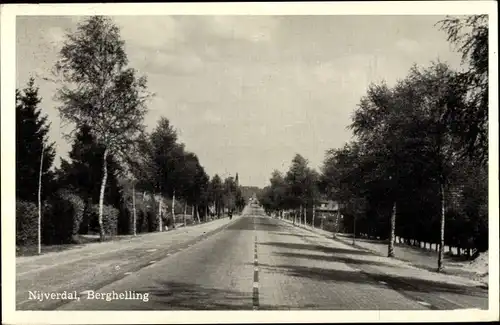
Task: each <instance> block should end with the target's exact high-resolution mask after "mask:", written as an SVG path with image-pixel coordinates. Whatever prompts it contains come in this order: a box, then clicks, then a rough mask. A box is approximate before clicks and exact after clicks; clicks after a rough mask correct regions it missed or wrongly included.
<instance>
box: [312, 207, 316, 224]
mask: <svg viewBox="0 0 500 325" xmlns="http://www.w3.org/2000/svg"><path fill="white" fill-rule="evenodd" d="M314 221H316V206H315V205H314V204H313V215H312V227H313V228H314Z"/></svg>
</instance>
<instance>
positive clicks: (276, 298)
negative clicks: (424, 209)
mask: <svg viewBox="0 0 500 325" xmlns="http://www.w3.org/2000/svg"><path fill="white" fill-rule="evenodd" d="M217 222H218V223H217ZM198 227H202V226H198ZM204 227H206V228H203V229H204V230H203V229H202V230H195V227H193V228H192V230H190V232H186V233H182V232H181V231H180V230H179V233H177V234H174V235H173V234H171V233H160V234H154V236H149V237H148V236H145V237H144V238H142V239H136V240H135V241H133V242H130V243H126V244H123V243H122V244H120V245H116V247H114V249H117V250H116V251H110V250H111V249H108V252H107V253H102V254H101V255H95V254H96V252H97V251H93V253H88V254H89V255H85V254H83V253H82V254H80V255H81V256H80V260H76V261H71V258H70V257H67V258H66V259H68V261H69V262H68V263H64V262H62V261H60V260H57V257H56V256H57V255H54V256H55V257H53V259H54V262H53V265H43V266H40V267H35V268H33V267H32V268H28V264H30V263H28V262H23V265H24V266H23V267H24V268H23V269H22V270H21V272H20V271H19V266H18V275H17V283H16V284H17V292H16V300H17V304H16V305H17V309H18V310H54V309H57V310H252V309H253V310H287V309H292V310H298V309H301V310H318V309H320V310H438V309H447V310H449V309H461V308H480V309H488V293H487V290H484V289H481V288H478V287H476V286H475V283H474V282H473V281H469V280H465V279H459V278H456V277H451V276H447V275H439V274H435V273H432V272H429V271H425V270H420V269H416V268H413V267H410V266H408V265H406V264H404V263H403V262H400V261H395V260H392V259H388V258H383V257H380V256H375V255H373V254H370V253H368V252H364V251H360V250H357V249H355V248H352V247H350V246H348V245H345V244H342V243H340V242H336V241H334V240H330V239H327V238H324V237H321V236H318V235H316V234H313V233H311V232H308V231H307V230H304V229H300V228H297V227H294V226H293V225H291V224H289V223H287V222H285V221H282V220H278V219H273V218H270V217H267V216H264V215H263V214H262V211H260V210H255V209H254V210H249V209H247V211H246V213H244V214H243V216H241V217H235V218H233V220H231V221H229V220H227V219H224V220H217V221H214V223H212V225H210V223H208V224H207V225H204ZM200 229H201V228H200ZM200 235H202V236H201V237H199V236H200ZM172 238H174V239H172ZM119 246H125V248H122V249H119ZM101 250H102V249H101ZM92 254H94V255H92ZM68 256H69V255H68ZM73 258H74V257H73ZM56 260H57V261H56ZM30 290H31V292H32V293H33V291H39V292H38V293H39V294H41V293H47V292H59V293H61V292H63V291H67V293H70V292H74V293H75V294H76V295H75V296H77V297H78V298H76V297H74V298H76V299H75V300H69V299H61V298H60V297H59V299H48V300H47V299H43V301H40V299H39V300H33V299H31V300H30V299H29V291H30ZM120 295H121V296H120ZM66 298H67V297H66ZM107 298H109V299H107Z"/></svg>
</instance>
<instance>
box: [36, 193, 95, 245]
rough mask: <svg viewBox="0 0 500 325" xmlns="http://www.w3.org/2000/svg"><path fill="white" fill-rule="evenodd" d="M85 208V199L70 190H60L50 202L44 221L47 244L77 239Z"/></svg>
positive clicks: (44, 234) (43, 226)
mask: <svg viewBox="0 0 500 325" xmlns="http://www.w3.org/2000/svg"><path fill="white" fill-rule="evenodd" d="M84 210H85V204H84V201H83V200H82V199H81V198H80V197H79V196H78V195H76V194H74V193H72V191H70V190H66V189H63V190H60V191H58V193H57V194H56V195H55V196H54V197H53V198H52V199H51V200H50V201H49V202H48V205H47V206H46V208H45V209H44V217H43V221H42V232H43V241H44V243H45V244H51V245H54V244H68V243H72V242H74V241H75V238H76V236H77V235H78V231H79V228H80V225H81V223H82V220H83V215H84Z"/></svg>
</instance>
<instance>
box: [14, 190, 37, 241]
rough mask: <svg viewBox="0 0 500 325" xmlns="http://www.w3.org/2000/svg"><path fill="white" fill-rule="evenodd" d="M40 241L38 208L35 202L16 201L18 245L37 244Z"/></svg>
mask: <svg viewBox="0 0 500 325" xmlns="http://www.w3.org/2000/svg"><path fill="white" fill-rule="evenodd" d="M37 240H38V207H37V205H36V204H35V203H33V202H27V201H20V200H16V245H18V246H27V245H33V244H36V243H37Z"/></svg>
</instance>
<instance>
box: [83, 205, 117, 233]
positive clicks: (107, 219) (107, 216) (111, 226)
mask: <svg viewBox="0 0 500 325" xmlns="http://www.w3.org/2000/svg"><path fill="white" fill-rule="evenodd" d="M89 212H90V214H91V216H90V218H91V220H93V223H98V220H99V204H94V205H92V208H91V209H89ZM102 212H103V213H102V226H103V228H104V234H105V235H107V236H116V234H117V233H118V216H119V211H118V209H116V208H114V207H112V206H110V205H104V206H103V211H102Z"/></svg>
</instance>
